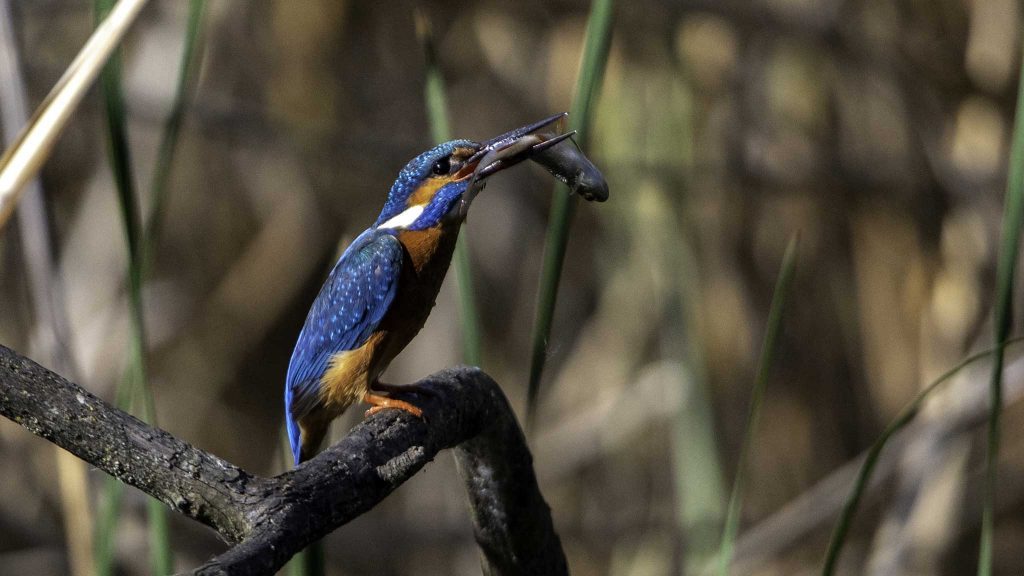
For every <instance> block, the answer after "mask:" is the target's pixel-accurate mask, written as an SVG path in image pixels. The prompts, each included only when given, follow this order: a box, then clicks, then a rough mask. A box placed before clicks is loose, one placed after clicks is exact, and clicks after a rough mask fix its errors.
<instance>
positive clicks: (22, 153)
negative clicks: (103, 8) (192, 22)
mask: <svg viewBox="0 0 1024 576" xmlns="http://www.w3.org/2000/svg"><path fill="white" fill-rule="evenodd" d="M146 2H147V0H121V1H120V2H118V4H117V6H116V7H115V9H114V10H112V11H110V17H109V18H106V19H105V20H103V22H102V23H101V24H100V25H99V26H97V27H96V30H95V31H94V32H93V34H92V36H90V37H89V40H88V41H86V43H85V45H84V46H83V47H82V49H81V50H80V51H79V52H78V55H77V56H76V57H75V59H74V60H72V62H71V65H70V66H68V69H67V70H66V71H65V72H64V75H63V76H61V78H60V80H58V81H57V83H56V84H55V85H54V86H53V88H52V89H51V90H50V93H49V94H47V95H46V98H45V99H44V100H43V102H42V103H41V104H40V105H39V107H38V108H37V109H36V111H35V113H34V114H33V115H32V118H31V119H30V120H29V122H28V125H26V126H25V128H24V129H23V130H22V131H21V133H20V134H19V135H18V138H17V140H16V141H15V143H14V144H13V145H11V147H10V148H8V149H7V150H6V151H5V152H4V154H3V156H2V157H0V228H3V226H4V224H6V223H7V219H8V218H10V216H11V213H12V212H13V211H14V207H15V206H16V205H17V203H18V200H19V198H20V196H21V192H22V189H23V188H24V186H25V184H26V183H27V182H28V181H29V180H31V179H32V178H33V177H34V176H35V175H36V173H37V172H38V171H39V168H40V167H42V165H43V163H44V162H45V161H46V159H47V158H48V157H49V155H50V152H51V151H52V150H53V145H54V143H56V141H57V137H58V136H60V133H61V132H62V131H63V130H64V126H65V125H66V124H67V121H68V119H69V118H70V117H71V114H72V113H74V111H75V110H76V109H77V108H78V104H79V103H80V102H81V101H82V97H83V96H84V95H85V93H86V91H87V90H88V89H89V88H90V87H91V86H92V83H93V82H94V81H95V80H96V77H97V76H98V75H99V73H100V70H101V69H102V68H103V65H104V64H105V63H106V61H107V59H108V58H110V55H111V54H112V53H113V51H114V48H116V47H117V46H118V45H119V44H120V43H121V40H122V38H124V35H125V33H126V32H127V31H128V28H130V27H131V25H132V23H133V22H134V21H135V19H136V17H137V16H138V15H139V11H140V10H142V7H143V6H145V5H146Z"/></svg>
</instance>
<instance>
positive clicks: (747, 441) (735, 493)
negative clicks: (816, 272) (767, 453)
mask: <svg viewBox="0 0 1024 576" xmlns="http://www.w3.org/2000/svg"><path fill="white" fill-rule="evenodd" d="M799 244H800V237H799V235H797V234H794V235H793V237H792V238H790V240H789V245H788V246H787V247H786V252H785V254H784V255H783V256H782V267H781V269H780V271H779V278H778V280H777V281H776V283H775V293H774V294H773V295H772V303H771V307H770V308H769V310H768V324H767V327H766V328H765V333H764V343H763V344H762V346H761V358H760V359H759V360H758V368H757V377H756V379H755V380H754V390H753V391H752V393H751V396H750V409H749V411H748V413H747V429H746V432H745V433H744V434H743V445H742V447H741V448H740V456H739V461H738V462H737V464H736V479H735V480H734V481H733V485H732V493H731V494H730V495H729V508H728V511H727V513H726V516H725V526H724V527H723V528H722V545H721V548H720V550H719V553H718V573H719V574H720V575H721V576H728V574H729V564H730V563H731V562H732V553H733V548H734V547H735V545H736V535H737V534H738V533H739V526H740V510H741V509H742V505H743V504H742V502H743V489H744V488H745V486H746V478H747V475H746V469H747V460H749V458H750V450H751V447H752V445H753V443H754V435H755V434H756V433H757V421H758V418H759V416H760V414H761V404H762V402H763V400H764V391H765V388H766V387H767V386H768V376H769V375H770V374H771V371H772V366H773V365H774V364H775V355H776V352H777V351H778V339H779V332H780V331H781V330H782V314H783V312H785V309H786V301H787V299H788V298H789V291H790V285H791V284H792V282H793V275H794V273H795V271H796V253H797V247H798V246H799Z"/></svg>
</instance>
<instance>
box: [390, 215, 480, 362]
mask: <svg viewBox="0 0 1024 576" xmlns="http://www.w3.org/2000/svg"><path fill="white" fill-rule="evenodd" d="M459 227H460V226H459V225H458V224H448V225H442V226H437V227H434V228H428V229H427V230H417V231H413V230H405V231H402V232H400V233H399V234H398V241H399V242H401V243H402V246H404V247H405V251H406V258H405V262H403V264H402V275H401V277H400V278H399V281H398V292H397V293H396V294H395V301H394V302H393V303H392V305H391V308H390V309H389V310H388V312H387V314H386V315H385V316H384V318H383V319H382V320H381V325H380V330H381V332H384V334H383V338H382V340H381V342H380V346H379V347H378V348H379V350H378V353H376V354H374V356H375V358H374V360H375V361H374V367H373V371H374V372H375V374H374V377H375V376H376V375H379V374H380V373H381V372H383V371H384V369H385V368H387V365H388V364H389V363H390V362H391V360H393V359H394V357H395V356H397V355H398V353H399V352H401V351H402V350H403V349H404V348H405V347H406V346H407V345H408V344H409V342H410V341H412V339H413V338H414V337H415V336H416V334H417V333H418V332H419V331H420V329H421V328H423V325H424V324H425V323H426V321H427V317H428V316H429V315H430V310H431V309H432V308H433V307H434V302H435V301H436V300H437V293H438V292H439V291H440V290H441V283H442V282H443V281H444V277H445V274H446V273H447V272H448V266H449V265H450V264H451V261H452V252H453V251H454V250H455V241H456V240H457V239H458V237H459Z"/></svg>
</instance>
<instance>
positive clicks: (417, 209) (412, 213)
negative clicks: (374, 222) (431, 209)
mask: <svg viewBox="0 0 1024 576" xmlns="http://www.w3.org/2000/svg"><path fill="white" fill-rule="evenodd" d="M423 209H424V206H423V204H417V205H415V206H410V207H408V208H406V209H405V210H403V211H402V212H400V213H399V214H398V215H396V216H394V217H393V218H391V219H389V220H387V221H386V222H384V223H383V224H381V225H380V226H377V229H382V228H386V229H398V230H404V229H406V228H408V227H409V226H412V223H413V222H415V221H416V219H417V218H419V217H420V214H423Z"/></svg>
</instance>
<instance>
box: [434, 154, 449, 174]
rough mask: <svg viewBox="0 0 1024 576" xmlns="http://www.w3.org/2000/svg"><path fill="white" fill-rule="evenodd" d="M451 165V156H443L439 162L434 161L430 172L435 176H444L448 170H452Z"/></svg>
mask: <svg viewBox="0 0 1024 576" xmlns="http://www.w3.org/2000/svg"><path fill="white" fill-rule="evenodd" d="M451 167H452V161H451V159H450V158H448V157H447V156H446V157H444V158H441V159H440V160H438V161H437V162H434V165H433V166H431V167H430V173H431V174H433V175H435V176H444V175H446V174H448V171H449V170H451Z"/></svg>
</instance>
